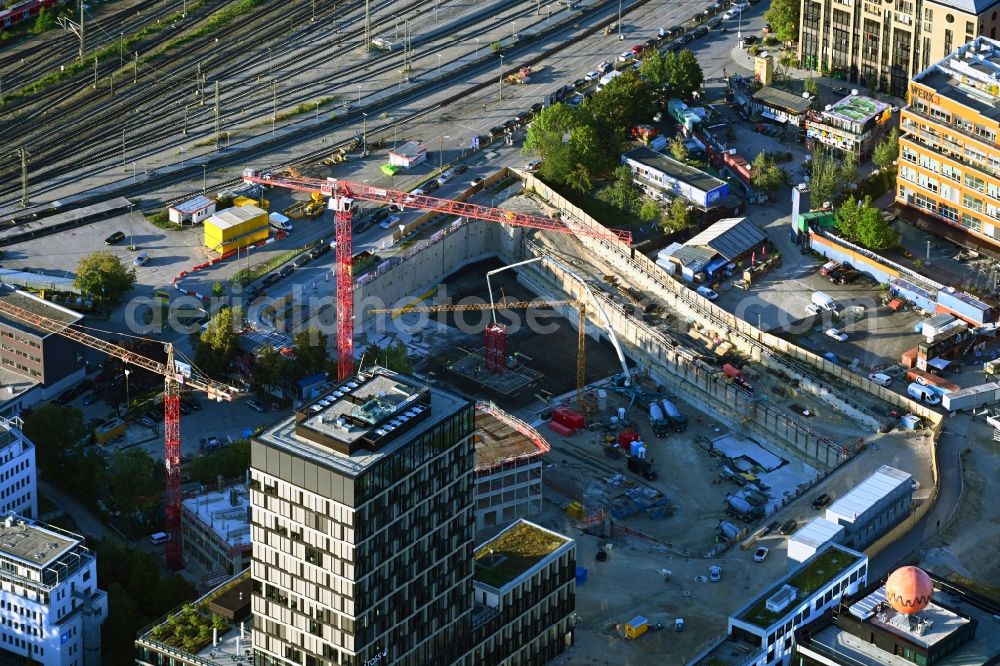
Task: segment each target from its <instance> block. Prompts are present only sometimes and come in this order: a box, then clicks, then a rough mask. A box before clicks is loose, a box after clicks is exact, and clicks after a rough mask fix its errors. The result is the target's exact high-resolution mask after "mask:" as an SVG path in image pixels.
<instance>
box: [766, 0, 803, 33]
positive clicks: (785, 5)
mask: <svg viewBox="0 0 1000 666" xmlns="http://www.w3.org/2000/svg"><path fill="white" fill-rule="evenodd" d="M799 9H800V6H799V0H771V6H770V7H769V8H768V10H767V11H766V12H765V13H764V20H765V21H767V22H768V23H770V24H771V29H772V30H774V36H775V37H777V38H778V39H780V40H781V41H783V42H794V41H796V40H798V38H799Z"/></svg>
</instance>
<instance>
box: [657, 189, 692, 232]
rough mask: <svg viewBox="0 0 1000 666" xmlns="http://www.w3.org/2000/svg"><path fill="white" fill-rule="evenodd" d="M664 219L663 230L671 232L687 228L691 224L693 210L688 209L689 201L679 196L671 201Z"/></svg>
mask: <svg viewBox="0 0 1000 666" xmlns="http://www.w3.org/2000/svg"><path fill="white" fill-rule="evenodd" d="M661 219H663V231H665V232H667V233H671V232H674V231H680V230H681V229H686V228H687V226H688V225H689V224H691V211H690V210H688V202H687V201H685V200H684V199H682V198H680V197H677V198H676V199H674V200H673V201H671V202H670V209H669V210H668V211H667V216H666V217H665V218H661Z"/></svg>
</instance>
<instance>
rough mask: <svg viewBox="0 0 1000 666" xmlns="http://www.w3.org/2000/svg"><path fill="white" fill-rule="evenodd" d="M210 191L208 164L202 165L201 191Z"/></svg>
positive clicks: (203, 192)
mask: <svg viewBox="0 0 1000 666" xmlns="http://www.w3.org/2000/svg"><path fill="white" fill-rule="evenodd" d="M205 192H208V165H207V164H202V165H201V193H202V194H205Z"/></svg>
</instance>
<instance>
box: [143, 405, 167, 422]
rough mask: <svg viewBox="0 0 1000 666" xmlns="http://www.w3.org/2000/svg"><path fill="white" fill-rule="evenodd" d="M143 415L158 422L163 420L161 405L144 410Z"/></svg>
mask: <svg viewBox="0 0 1000 666" xmlns="http://www.w3.org/2000/svg"><path fill="white" fill-rule="evenodd" d="M145 415H146V416H148V417H149V418H151V419H153V420H154V421H156V422H157V423H159V422H160V421H162V420H163V407H162V406H161V407H160V408H159V409H149V410H146V412H145Z"/></svg>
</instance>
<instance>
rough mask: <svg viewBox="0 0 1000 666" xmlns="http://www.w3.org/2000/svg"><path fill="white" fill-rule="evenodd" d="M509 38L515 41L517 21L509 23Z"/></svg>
mask: <svg viewBox="0 0 1000 666" xmlns="http://www.w3.org/2000/svg"><path fill="white" fill-rule="evenodd" d="M510 36H511V37H512V38H513V39H514V41H515V42H516V41H517V21H511V22H510Z"/></svg>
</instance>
